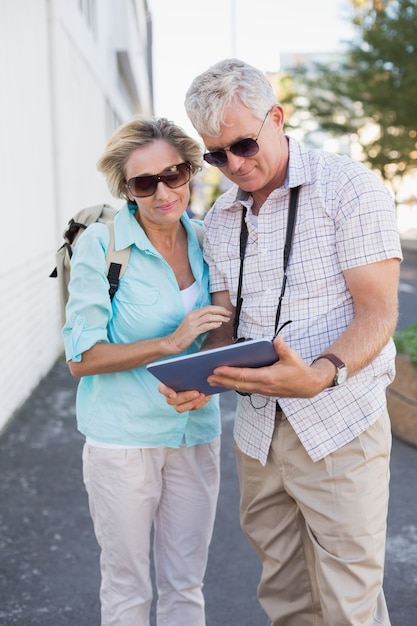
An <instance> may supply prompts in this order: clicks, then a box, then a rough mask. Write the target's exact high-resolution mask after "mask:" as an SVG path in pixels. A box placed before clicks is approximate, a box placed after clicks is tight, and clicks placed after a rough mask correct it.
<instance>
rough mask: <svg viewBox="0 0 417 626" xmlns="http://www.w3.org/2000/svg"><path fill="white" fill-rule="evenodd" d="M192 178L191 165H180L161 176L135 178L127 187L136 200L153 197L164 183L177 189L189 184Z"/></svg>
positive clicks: (162, 173) (174, 166) (167, 170)
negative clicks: (159, 184)
mask: <svg viewBox="0 0 417 626" xmlns="http://www.w3.org/2000/svg"><path fill="white" fill-rule="evenodd" d="M190 178H191V164H190V163H179V164H178V165H173V166H172V167H169V168H168V169H166V170H164V171H163V172H161V173H160V174H153V175H152V176H135V177H134V178H130V179H129V180H128V181H127V183H126V187H127V188H128V189H129V191H130V193H131V194H132V196H135V198H147V197H148V196H153V194H154V193H155V191H156V188H157V186H158V183H164V185H166V186H167V187H169V188H170V189H177V187H182V186H183V185H185V183H188V182H189V180H190Z"/></svg>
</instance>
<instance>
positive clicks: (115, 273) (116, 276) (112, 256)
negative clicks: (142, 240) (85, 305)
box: [106, 220, 130, 300]
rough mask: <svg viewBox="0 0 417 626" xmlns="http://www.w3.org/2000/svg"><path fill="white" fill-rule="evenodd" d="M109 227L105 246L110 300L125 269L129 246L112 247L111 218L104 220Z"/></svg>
mask: <svg viewBox="0 0 417 626" xmlns="http://www.w3.org/2000/svg"><path fill="white" fill-rule="evenodd" d="M106 223H107V227H108V229H109V245H108V248H107V254H106V262H107V271H108V273H107V279H108V281H109V284H110V289H109V294H110V300H113V297H114V294H115V293H116V291H117V288H118V286H119V281H120V279H121V277H122V276H123V274H124V273H125V271H126V268H127V264H128V263H129V256H130V246H128V247H127V248H123V250H115V249H114V222H113V220H111V221H109V222H106Z"/></svg>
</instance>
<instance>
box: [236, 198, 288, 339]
mask: <svg viewBox="0 0 417 626" xmlns="http://www.w3.org/2000/svg"><path fill="white" fill-rule="evenodd" d="M299 191H300V187H292V188H291V191H290V205H289V208H288V218H287V233H286V236H285V245H284V255H283V256H284V258H283V267H284V275H283V278H282V285H281V293H280V296H279V300H278V306H277V312H276V316H275V329H274V338H275V337H276V336H277V335H278V333H279V331H280V330H281V328H282V327H281V328H278V324H279V318H280V316H281V304H282V299H283V297H284V293H285V287H286V285H287V267H288V261H289V259H290V253H291V246H292V241H293V237H294V228H295V222H296V218H297V206H298V194H299ZM245 218H246V207H243V209H242V221H241V227H240V253H239V256H240V270H239V283H238V288H237V297H236V312H235V319H234V321H233V342H235V343H236V342H237V341H239V339H238V333H237V331H238V328H239V320H240V312H241V309H242V303H243V298H242V282H243V263H244V260H245V252H246V245H247V242H248V227H247V225H246V219H245ZM288 323H289V322H286V323H285V325H286V324H288Z"/></svg>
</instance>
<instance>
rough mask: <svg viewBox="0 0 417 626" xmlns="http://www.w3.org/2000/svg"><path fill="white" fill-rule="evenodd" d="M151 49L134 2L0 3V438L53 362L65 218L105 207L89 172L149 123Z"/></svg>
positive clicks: (100, 187)
mask: <svg viewBox="0 0 417 626" xmlns="http://www.w3.org/2000/svg"><path fill="white" fill-rule="evenodd" d="M151 48H152V29H151V19H150V14H149V10H148V5H147V1H146V0H141V1H140V0H136V1H135V0H117V1H114V0H1V2H0V172H1V181H2V184H1V188H0V194H1V200H2V203H1V205H2V211H1V215H2V218H1V219H2V228H1V231H0V233H1V234H0V346H1V352H0V354H1V357H0V358H1V378H0V398H1V401H0V429H1V428H2V426H4V424H5V423H6V422H7V421H8V420H9V419H10V417H11V416H12V415H13V413H14V411H15V410H16V409H17V408H18V407H19V406H20V405H21V404H22V403H23V402H24V401H25V400H26V399H27V398H28V397H29V394H30V392H31V391H32V390H33V388H34V387H35V386H36V385H37V384H38V382H39V381H40V379H41V378H42V377H43V376H45V375H46V374H47V372H48V371H49V369H50V368H51V366H52V365H53V363H54V362H55V361H56V359H57V358H59V356H60V355H61V354H62V339H61V334H60V320H59V307H58V301H57V290H56V284H55V283H56V281H54V280H53V279H51V278H49V273H50V272H51V270H52V269H53V267H54V263H55V250H56V248H57V247H58V245H60V243H61V240H62V232H63V230H64V226H65V224H66V223H67V222H68V219H69V218H70V217H71V215H72V214H73V213H74V212H76V211H77V210H79V209H80V208H82V207H84V206H88V205H91V204H97V203H99V202H109V203H114V202H115V201H114V199H113V198H111V197H110V195H109V192H108V190H107V187H106V184H105V181H104V179H103V177H102V176H101V175H100V174H98V172H97V171H96V165H95V164H96V161H97V159H98V158H99V156H100V155H101V153H102V151H103V149H104V146H105V144H106V143H107V140H108V139H109V137H110V135H111V133H112V132H113V130H114V129H115V127H116V126H118V125H119V124H120V123H121V122H123V121H124V120H126V119H128V118H129V117H130V116H131V115H133V114H135V113H144V114H146V115H148V114H149V115H150V114H153V86H152V61H151V59H152V57H151ZM58 414H59V407H57V415H58Z"/></svg>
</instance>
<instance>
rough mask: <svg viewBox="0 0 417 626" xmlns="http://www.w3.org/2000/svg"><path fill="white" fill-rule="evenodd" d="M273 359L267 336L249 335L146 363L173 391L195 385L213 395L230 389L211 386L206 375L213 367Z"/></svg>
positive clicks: (256, 363) (265, 362)
mask: <svg viewBox="0 0 417 626" xmlns="http://www.w3.org/2000/svg"><path fill="white" fill-rule="evenodd" d="M276 361H278V355H277V353H276V352H275V348H274V346H273V343H272V341H271V340H270V339H250V340H249V341H244V342H242V343H234V344H232V345H230V346H224V347H222V348H213V349H212V350H203V351H202V352H195V353H194V354H186V355H183V356H178V357H173V358H169V359H163V360H161V361H155V362H154V363H149V364H148V365H147V366H146V367H147V369H148V371H149V372H150V373H151V374H153V375H154V376H155V377H156V378H158V380H160V381H161V382H163V383H165V385H167V386H168V387H171V388H172V389H174V390H175V391H191V390H193V389H197V390H198V391H201V392H202V393H205V394H207V395H212V394H214V393H222V392H224V391H230V389H225V388H224V387H211V386H210V385H209V384H208V383H207V377H208V376H210V374H211V373H212V372H213V370H214V369H215V368H216V367H219V366H220V365H231V366H234V367H264V366H266V365H272V364H273V363H275V362H276Z"/></svg>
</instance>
